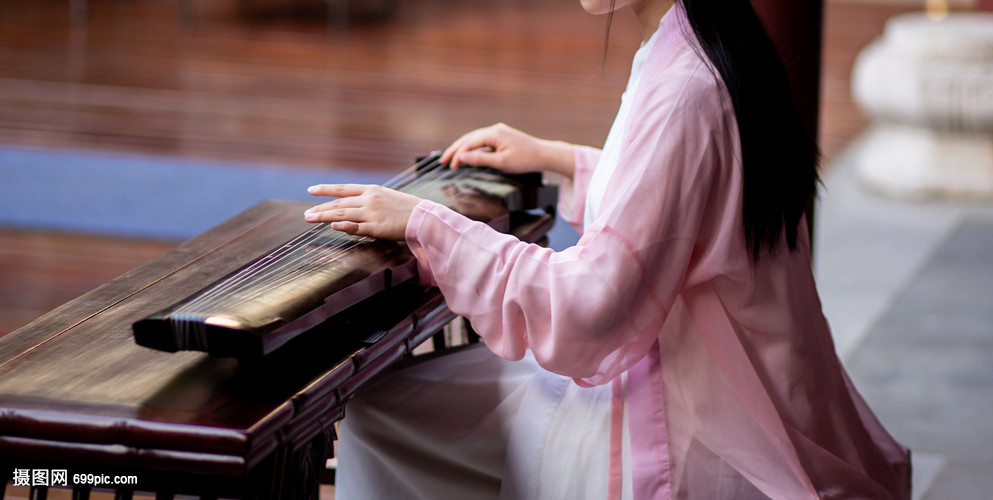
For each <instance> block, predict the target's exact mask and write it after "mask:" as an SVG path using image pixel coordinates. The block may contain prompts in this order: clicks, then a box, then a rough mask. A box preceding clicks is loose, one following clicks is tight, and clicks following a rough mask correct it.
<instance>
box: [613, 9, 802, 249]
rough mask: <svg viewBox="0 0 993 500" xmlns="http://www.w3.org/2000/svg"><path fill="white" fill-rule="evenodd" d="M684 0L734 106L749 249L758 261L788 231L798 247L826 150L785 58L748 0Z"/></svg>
mask: <svg viewBox="0 0 993 500" xmlns="http://www.w3.org/2000/svg"><path fill="white" fill-rule="evenodd" d="M613 1H614V0H611V11H613ZM677 2H680V3H682V5H683V8H684V10H685V11H686V17H687V19H688V21H689V24H690V27H691V28H692V29H693V33H694V35H695V36H696V38H697V40H698V41H699V43H700V47H701V48H702V49H703V52H704V53H705V55H706V58H707V59H708V60H709V61H710V63H711V64H712V65H713V68H714V69H716V70H717V72H718V73H719V74H720V78H721V80H723V82H724V86H725V87H726V88H727V91H728V94H729V96H730V98H731V103H732V105H733V106H734V112H735V117H736V119H737V121H738V133H739V137H740V141H741V156H742V172H743V179H744V193H743V204H744V207H743V219H744V221H743V222H744V233H745V243H746V244H747V247H748V252H749V255H750V256H751V258H752V260H753V261H758V260H759V258H760V257H761V256H762V255H763V253H765V252H768V253H769V254H771V253H773V252H775V250H776V248H777V247H778V244H779V241H780V238H782V236H783V232H784V231H785V234H786V242H787V245H788V247H789V249H790V250H791V251H792V250H795V249H796V243H797V231H798V229H799V227H798V226H799V223H800V219H801V217H802V216H803V214H804V212H805V211H806V209H807V206H808V204H809V203H810V202H811V201H812V200H813V198H814V196H815V195H816V192H817V183H818V175H817V162H818V159H819V156H820V153H819V151H818V149H817V143H816V141H815V140H814V139H813V138H812V137H811V136H810V134H809V133H808V132H807V129H806V128H805V127H804V125H803V122H802V121H801V119H800V116H799V114H798V112H797V109H796V105H795V104H794V101H793V97H792V94H791V91H790V84H789V79H788V77H787V75H786V70H785V68H784V67H783V63H782V61H781V60H780V58H779V55H778V53H777V52H776V49H775V47H774V46H773V44H772V41H771V40H770V39H769V36H768V34H767V33H766V31H765V29H764V28H763V26H762V23H761V21H760V20H759V18H758V15H757V14H756V13H755V10H754V9H753V8H752V4H751V2H750V1H749V0H677ZM609 24H610V19H608V30H609ZM701 57H702V56H701Z"/></svg>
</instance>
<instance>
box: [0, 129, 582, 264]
mask: <svg viewBox="0 0 993 500" xmlns="http://www.w3.org/2000/svg"><path fill="white" fill-rule="evenodd" d="M413 161H414V159H413V158H411V164H413ZM408 166H409V165H398V166H397V173H399V172H400V171H402V170H403V169H405V168H406V167H408ZM392 176H393V174H390V173H381V172H372V173H370V172H365V171H360V170H355V169H342V168H333V169H332V168H325V169H321V168H306V169H301V168H279V167H278V166H275V165H251V166H246V165H239V164H233V163H225V162H214V161H198V160H188V159H179V158H169V157H158V156H146V155H137V154H112V153H93V152H82V151H67V150H52V149H40V148H28V147H21V146H11V145H0V225H4V226H8V227H25V228H31V229H47V230H59V231H75V232H85V233H95V234H106V235H115V236H127V237H140V238H157V239H166V240H184V239H187V238H190V237H192V236H194V235H197V234H199V233H201V232H203V231H205V230H207V229H209V228H211V227H213V226H214V225H216V224H218V223H220V222H222V221H224V220H226V219H228V218H230V217H232V216H234V215H235V214H237V213H239V212H241V211H242V210H245V209H246V208H248V207H250V206H252V205H254V204H256V203H258V202H260V201H263V200H267V199H284V200H306V201H314V202H317V201H318V198H314V197H312V196H310V195H308V194H307V191H306V190H307V187H308V186H311V185H314V184H319V183H362V184H370V183H371V184H382V183H384V182H386V181H387V180H389V178H390V177H392ZM302 216H303V214H302V213H301V217H302ZM550 238H551V239H552V240H553V247H554V248H564V247H566V246H569V245H571V244H573V243H574V242H575V241H576V239H577V238H576V236H575V234H574V233H573V232H572V230H571V229H569V228H568V227H567V225H566V224H564V223H561V221H560V223H559V224H556V229H555V230H553V234H552V235H550Z"/></svg>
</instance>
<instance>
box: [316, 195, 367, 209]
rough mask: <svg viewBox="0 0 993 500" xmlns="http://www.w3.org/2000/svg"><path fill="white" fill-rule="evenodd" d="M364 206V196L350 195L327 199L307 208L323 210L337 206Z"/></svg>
mask: <svg viewBox="0 0 993 500" xmlns="http://www.w3.org/2000/svg"><path fill="white" fill-rule="evenodd" d="M362 206H364V203H363V201H362V198H361V197H359V196H349V197H346V198H336V199H333V200H331V201H326V202H324V203H321V204H320V205H315V206H313V207H310V208H308V209H307V211H308V212H323V211H325V210H334V209H336V208H359V207H362Z"/></svg>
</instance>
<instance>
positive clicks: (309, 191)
mask: <svg viewBox="0 0 993 500" xmlns="http://www.w3.org/2000/svg"><path fill="white" fill-rule="evenodd" d="M320 187H321V186H310V187H309V188H307V192H308V193H313V192H315V191H317V190H318V189H320Z"/></svg>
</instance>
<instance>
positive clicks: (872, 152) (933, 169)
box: [855, 124, 993, 201]
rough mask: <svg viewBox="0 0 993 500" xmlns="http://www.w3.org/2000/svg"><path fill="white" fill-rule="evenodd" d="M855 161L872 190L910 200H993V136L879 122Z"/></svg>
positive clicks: (863, 138) (864, 181)
mask: <svg viewBox="0 0 993 500" xmlns="http://www.w3.org/2000/svg"><path fill="white" fill-rule="evenodd" d="M859 146H860V147H859V150H858V152H857V155H856V158H855V161H856V165H857V173H858V178H859V180H860V181H861V182H862V184H863V185H864V186H865V187H867V188H868V189H870V190H872V191H874V192H877V193H879V194H882V195H885V196H888V197H892V198H899V199H905V200H925V199H955V200H963V201H993V134H986V133H965V132H949V131H937V130H934V129H928V128H924V127H918V126H913V125H899V124H876V125H874V126H872V127H871V128H870V129H869V130H868V131H867V132H865V134H864V135H863V136H862V138H861V140H860V143H859Z"/></svg>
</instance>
